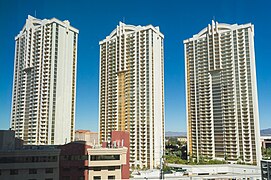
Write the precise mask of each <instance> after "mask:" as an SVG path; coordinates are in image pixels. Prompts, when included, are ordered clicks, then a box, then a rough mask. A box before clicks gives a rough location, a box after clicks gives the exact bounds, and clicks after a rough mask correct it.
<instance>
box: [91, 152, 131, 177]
mask: <svg viewBox="0 0 271 180" xmlns="http://www.w3.org/2000/svg"><path fill="white" fill-rule="evenodd" d="M127 150H128V148H127V147H111V148H90V149H88V156H89V158H88V159H89V164H88V166H89V180H97V179H126V178H124V176H125V172H124V170H123V166H124V165H126V161H127V156H126V155H127ZM128 172H129V171H128Z"/></svg>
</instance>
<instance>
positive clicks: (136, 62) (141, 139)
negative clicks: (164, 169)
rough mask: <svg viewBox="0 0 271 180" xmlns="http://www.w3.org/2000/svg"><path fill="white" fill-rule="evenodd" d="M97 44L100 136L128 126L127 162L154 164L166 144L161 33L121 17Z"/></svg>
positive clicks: (102, 139)
mask: <svg viewBox="0 0 271 180" xmlns="http://www.w3.org/2000/svg"><path fill="white" fill-rule="evenodd" d="M99 44H100V80H99V82H100V85H99V86H100V90H99V141H100V143H102V142H107V141H111V137H110V135H111V131H114V130H118V131H129V132H130V163H131V166H133V167H136V166H139V167H149V168H156V167H157V166H159V165H160V158H161V157H162V151H163V149H164V145H165V143H164V137H165V132H164V118H165V114H164V35H163V34H162V33H161V32H160V30H159V27H154V26H152V25H147V26H133V25H126V24H124V23H121V22H120V24H119V25H118V26H117V28H116V29H114V30H113V31H112V32H111V34H110V35H109V36H107V37H106V38H105V39H104V40H102V41H100V43H99Z"/></svg>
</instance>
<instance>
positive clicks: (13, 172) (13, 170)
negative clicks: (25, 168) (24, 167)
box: [10, 169, 19, 175]
mask: <svg viewBox="0 0 271 180" xmlns="http://www.w3.org/2000/svg"><path fill="white" fill-rule="evenodd" d="M17 174H19V170H18V169H11V170H10V175H17Z"/></svg>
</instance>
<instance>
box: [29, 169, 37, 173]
mask: <svg viewBox="0 0 271 180" xmlns="http://www.w3.org/2000/svg"><path fill="white" fill-rule="evenodd" d="M29 174H37V169H29Z"/></svg>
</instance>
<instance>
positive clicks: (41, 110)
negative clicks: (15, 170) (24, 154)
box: [10, 16, 78, 145]
mask: <svg viewBox="0 0 271 180" xmlns="http://www.w3.org/2000/svg"><path fill="white" fill-rule="evenodd" d="M15 41H16V45H15V60H14V80H13V94H12V112H11V125H10V126H11V129H12V130H14V131H15V133H16V137H19V138H21V139H23V140H24V141H25V143H26V144H38V145H39V144H40V145H43V144H64V143H67V142H70V141H72V140H73V139H74V128H75V127H74V126H75V125H74V121H75V119H74V118H75V96H76V65H77V41H78V30H77V29H75V28H73V27H71V26H70V23H69V21H63V22H62V21H60V20H58V19H55V18H53V19H50V20H47V19H44V20H40V19H36V18H34V17H31V16H28V19H27V20H26V24H25V26H24V27H23V29H22V30H21V31H20V33H19V34H18V35H17V36H16V38H15Z"/></svg>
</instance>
